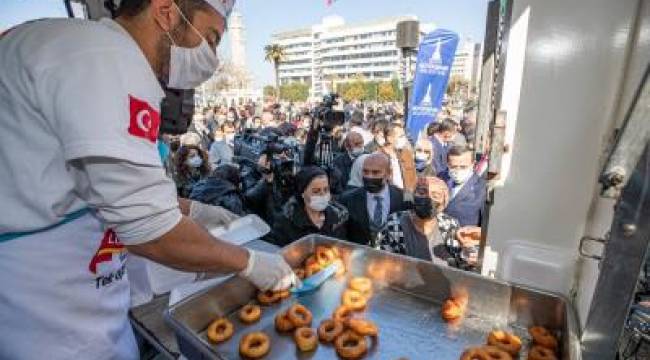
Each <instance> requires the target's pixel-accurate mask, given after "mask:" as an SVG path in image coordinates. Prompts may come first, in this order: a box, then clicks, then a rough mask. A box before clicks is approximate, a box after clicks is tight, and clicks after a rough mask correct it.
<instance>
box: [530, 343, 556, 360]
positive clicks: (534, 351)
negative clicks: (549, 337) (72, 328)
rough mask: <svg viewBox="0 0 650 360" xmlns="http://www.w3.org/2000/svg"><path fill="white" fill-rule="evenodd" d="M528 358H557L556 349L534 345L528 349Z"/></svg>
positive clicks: (536, 359)
mask: <svg viewBox="0 0 650 360" xmlns="http://www.w3.org/2000/svg"><path fill="white" fill-rule="evenodd" d="M528 360H557V356H555V351H553V350H552V349H549V348H546V347H543V346H541V345H534V346H533V347H532V348H530V350H529V351H528Z"/></svg>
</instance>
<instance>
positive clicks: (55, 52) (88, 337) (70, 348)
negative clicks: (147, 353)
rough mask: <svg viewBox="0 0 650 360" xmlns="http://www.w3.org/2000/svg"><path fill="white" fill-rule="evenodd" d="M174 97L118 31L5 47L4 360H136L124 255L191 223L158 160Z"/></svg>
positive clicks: (1, 90) (53, 23)
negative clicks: (165, 100)
mask: <svg viewBox="0 0 650 360" xmlns="http://www.w3.org/2000/svg"><path fill="white" fill-rule="evenodd" d="M163 96H164V92H163V91H162V89H161V88H160V85H159V84H158V81H157V79H156V76H155V75H154V73H153V71H152V70H151V67H150V66H149V63H148V62H147V60H146V58H145V57H144V55H143V54H142V52H141V51H140V49H139V47H138V46H137V44H136V43H135V41H134V40H133V39H132V38H131V37H130V36H129V35H128V33H127V32H126V31H125V30H124V29H123V28H121V27H120V26H119V25H118V24H117V23H116V22H114V21H112V20H108V19H104V20H102V21H99V22H91V21H85V20H77V19H48V20H39V21H35V22H32V23H29V24H24V25H21V26H18V27H17V28H15V29H12V30H10V31H9V32H7V33H6V34H5V35H4V36H3V37H2V38H0V109H2V111H0V134H2V141H0V163H1V164H2V166H3V169H2V171H0V198H1V199H2V203H1V204H0V284H2V287H3V289H2V291H0V334H2V336H0V358H1V359H36V358H47V359H72V358H77V359H86V358H92V359H136V358H137V357H138V353H137V347H136V345H135V342H134V339H133V334H132V331H131V327H130V326H129V323H128V319H127V311H128V306H129V284H128V277H127V274H126V270H125V267H124V262H125V260H126V250H125V248H124V245H130V244H138V243H142V242H146V241H150V240H152V239H155V238H157V237H159V236H161V235H163V234H165V233H166V232H168V231H169V230H171V228H173V227H174V226H175V225H176V224H177V223H178V221H179V220H180V218H181V214H180V211H179V209H178V202H177V199H176V192H175V188H174V185H173V183H172V182H171V181H170V180H169V179H168V178H167V177H165V174H164V169H163V168H162V164H161V161H160V158H159V155H158V151H157V148H156V141H157V134H158V127H159V122H160V115H159V111H160V101H161V99H162V97H163ZM84 209H87V210H84ZM71 214H73V215H74V216H71ZM66 215H67V216H66Z"/></svg>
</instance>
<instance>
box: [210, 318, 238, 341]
mask: <svg viewBox="0 0 650 360" xmlns="http://www.w3.org/2000/svg"><path fill="white" fill-rule="evenodd" d="M234 331H235V328H234V326H233V325H232V323H231V322H230V320H228V319H226V318H219V319H216V320H215V321H213V322H212V323H210V325H209V326H208V340H210V341H212V342H213V343H215V344H218V343H222V342H224V341H226V340H228V339H230V337H232V334H233V333H234Z"/></svg>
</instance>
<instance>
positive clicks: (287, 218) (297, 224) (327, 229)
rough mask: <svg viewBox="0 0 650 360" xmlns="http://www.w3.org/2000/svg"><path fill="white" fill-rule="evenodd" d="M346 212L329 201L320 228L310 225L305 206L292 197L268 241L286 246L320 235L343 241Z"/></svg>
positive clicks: (340, 206)
mask: <svg viewBox="0 0 650 360" xmlns="http://www.w3.org/2000/svg"><path fill="white" fill-rule="evenodd" d="M347 221H348V210H347V209H346V208H345V207H344V206H343V205H341V204H339V203H337V202H334V201H331V202H330V203H329V205H328V206H327V208H326V209H325V222H324V223H323V226H322V227H321V228H318V227H316V225H314V223H312V221H311V219H310V218H309V215H307V212H306V211H305V206H304V205H303V204H301V203H298V201H297V200H296V199H295V198H294V197H292V198H291V199H290V200H289V202H287V203H286V204H285V205H284V207H283V208H282V213H280V214H279V216H277V217H276V219H275V221H274V223H273V229H272V231H271V234H270V236H269V237H268V240H269V241H270V242H271V243H273V244H275V245H277V246H285V245H288V244H290V243H292V242H294V241H296V240H298V239H300V238H301V237H303V236H305V235H309V234H321V235H325V236H331V237H334V238H338V239H345V235H346V232H345V225H346V223H347Z"/></svg>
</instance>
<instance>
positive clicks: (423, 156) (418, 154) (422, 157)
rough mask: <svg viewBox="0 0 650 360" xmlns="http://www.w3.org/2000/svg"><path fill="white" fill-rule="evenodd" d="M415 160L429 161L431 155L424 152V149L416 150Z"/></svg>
mask: <svg viewBox="0 0 650 360" xmlns="http://www.w3.org/2000/svg"><path fill="white" fill-rule="evenodd" d="M415 160H419V161H428V160H429V157H428V156H427V154H426V153H424V152H422V151H416V152H415Z"/></svg>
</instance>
